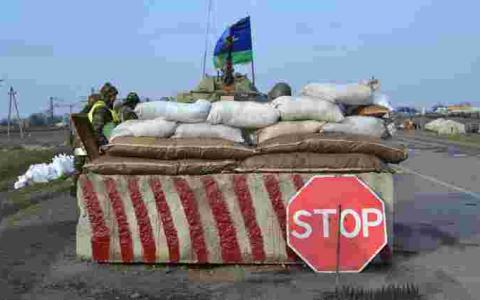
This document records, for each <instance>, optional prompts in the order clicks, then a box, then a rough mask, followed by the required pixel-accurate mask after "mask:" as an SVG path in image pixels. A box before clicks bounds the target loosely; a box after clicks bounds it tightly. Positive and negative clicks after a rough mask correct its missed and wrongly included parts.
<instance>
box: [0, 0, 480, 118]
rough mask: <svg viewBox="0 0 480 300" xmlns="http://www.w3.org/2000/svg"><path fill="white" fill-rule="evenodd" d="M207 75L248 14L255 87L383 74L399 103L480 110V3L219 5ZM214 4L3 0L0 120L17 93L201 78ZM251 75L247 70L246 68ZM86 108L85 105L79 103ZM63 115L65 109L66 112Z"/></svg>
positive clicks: (160, 85) (123, 90)
mask: <svg viewBox="0 0 480 300" xmlns="http://www.w3.org/2000/svg"><path fill="white" fill-rule="evenodd" d="M212 5H213V9H212V14H211V17H210V24H211V30H210V34H209V35H208V39H207V41H208V47H207V49H208V52H207V55H208V56H207V57H208V59H207V71H208V72H209V73H211V74H213V73H214V69H213V63H212V59H213V58H212V53H213V48H214V46H215V43H216V40H217V38H218V37H219V36H220V35H221V33H222V32H223V31H224V30H225V28H226V26H228V25H230V24H232V23H234V22H236V21H237V20H239V19H240V18H243V17H245V16H247V15H249V16H250V17H251V22H252V36H253V52H254V60H255V61H254V62H255V77H256V85H257V87H258V88H259V89H260V90H261V91H262V92H265V93H266V92H268V91H269V89H270V88H271V87H272V86H273V85H274V84H275V83H276V82H278V81H286V82H288V83H289V84H290V85H291V86H292V88H293V90H294V93H298V92H299V91H300V89H301V88H302V86H303V85H305V84H307V83H309V82H339V83H347V82H357V81H359V80H362V79H368V78H370V77H371V76H375V77H376V78H378V79H380V81H381V83H382V92H383V93H385V94H386V95H387V96H388V97H389V98H390V100H391V102H392V104H393V105H394V106H403V105H411V106H415V107H418V108H421V107H424V106H425V107H430V106H431V105H433V104H436V103H444V104H453V103H457V102H463V101H469V102H471V103H472V104H474V105H476V106H480V94H479V89H478V88H477V85H476V83H477V81H476V80H478V78H480V60H479V58H480V26H479V20H478V19H479V18H478V11H479V10H480V2H478V1H473V0H469V1H467V0H458V1H440V0H436V1H433V0H405V1H383V0H364V1H342V0H337V1H334V0H322V1H319V0H303V1H285V0H275V1H273V0H264V1H261V0H244V1H231V0H222V1H220V0H212ZM207 8H208V0H202V1H200V0H196V1H193V0H190V1H187V0H184V1H161V0H158V1H155V0H149V1H147V0H146V1H140V0H123V1H118V0H102V1H98V0H96V1H94V0H82V1H63V0H42V1H38V0H5V1H2V3H1V4H0V79H4V80H5V81H4V82H1V83H0V118H1V117H5V116H6V115H7V114H8V94H7V93H8V89H9V87H10V86H13V87H14V88H15V90H16V91H17V98H18V101H19V109H20V112H21V114H22V115H23V116H27V115H29V114H31V113H34V112H38V111H44V110H46V109H48V102H49V100H48V99H49V97H57V98H58V99H61V100H63V103H64V104H67V103H73V102H78V101H80V100H81V99H82V97H85V96H86V95H88V94H89V92H90V89H91V87H94V88H96V89H99V88H100V86H101V85H102V84H103V83H104V82H106V81H110V82H112V83H113V84H114V85H116V86H117V87H118V89H119V92H120V96H121V97H122V96H125V95H126V94H127V93H128V92H130V91H136V92H137V93H139V94H140V95H141V96H142V97H149V98H152V99H157V98H160V97H162V96H174V95H175V94H176V93H177V92H180V91H186V90H190V89H192V88H194V87H195V85H196V84H197V83H198V81H199V80H200V79H201V76H202V58H203V54H204V51H205V39H206V27H207V25H206V24H207V19H208V18H207ZM236 70H238V71H240V72H249V71H250V68H249V67H248V66H237V67H236ZM78 109H80V106H77V107H76V110H78ZM58 112H62V110H61V109H59V110H58Z"/></svg>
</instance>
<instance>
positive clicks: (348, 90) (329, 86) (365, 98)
mask: <svg viewBox="0 0 480 300" xmlns="http://www.w3.org/2000/svg"><path fill="white" fill-rule="evenodd" d="M300 93H301V95H303V96H310V97H314V98H320V99H323V100H329V101H332V102H336V103H342V104H347V105H370V104H372V102H373V99H372V94H373V89H372V88H371V87H370V86H369V85H368V84H365V83H352V84H333V83H309V84H307V85H306V86H304V87H303V89H302V90H301V92H300Z"/></svg>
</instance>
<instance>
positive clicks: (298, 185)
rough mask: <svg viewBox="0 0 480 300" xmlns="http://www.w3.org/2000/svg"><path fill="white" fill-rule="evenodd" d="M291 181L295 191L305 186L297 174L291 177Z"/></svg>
mask: <svg viewBox="0 0 480 300" xmlns="http://www.w3.org/2000/svg"><path fill="white" fill-rule="evenodd" d="M292 180H293V185H294V186H295V189H296V190H297V191H299V190H300V189H301V188H302V187H303V186H304V185H305V183H304V181H303V178H302V176H300V175H299V174H294V175H292Z"/></svg>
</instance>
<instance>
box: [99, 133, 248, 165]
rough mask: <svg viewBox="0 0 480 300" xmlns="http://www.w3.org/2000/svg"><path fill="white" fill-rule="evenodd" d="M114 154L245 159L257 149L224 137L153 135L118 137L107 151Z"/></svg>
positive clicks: (165, 158)
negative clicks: (166, 137)
mask: <svg viewBox="0 0 480 300" xmlns="http://www.w3.org/2000/svg"><path fill="white" fill-rule="evenodd" d="M106 152H107V154H108V155H111V156H126V157H141V158H155V159H164V160H170V159H193V158H196V159H244V158H247V157H249V156H252V155H253V154H255V149H253V148H251V147H247V146H245V145H241V144H237V143H234V142H231V141H228V140H223V139H200V138H182V139H160V138H151V137H119V138H116V139H114V140H113V141H112V142H111V143H110V144H109V145H108V146H107V150H106Z"/></svg>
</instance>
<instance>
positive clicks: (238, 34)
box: [213, 17, 253, 69]
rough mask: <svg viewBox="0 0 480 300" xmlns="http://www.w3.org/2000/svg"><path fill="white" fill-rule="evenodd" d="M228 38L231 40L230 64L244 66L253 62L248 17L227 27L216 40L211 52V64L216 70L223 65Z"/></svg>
mask: <svg viewBox="0 0 480 300" xmlns="http://www.w3.org/2000/svg"><path fill="white" fill-rule="evenodd" d="M229 36H231V37H232V38H233V47H232V64H234V65H235V64H245V63H249V62H251V61H252V60H253V53H252V33H251V30H250V17H246V18H243V19H241V20H240V21H238V22H237V23H235V24H233V25H232V26H230V27H228V28H227V29H226V30H225V31H224V32H223V34H222V36H221V37H220V38H219V39H218V41H217V44H216V46H215V51H214V52H213V56H214V57H213V64H214V66H215V68H217V69H221V68H223V66H224V65H225V59H226V57H227V54H228V53H227V51H228V49H227V38H228V37H229Z"/></svg>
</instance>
